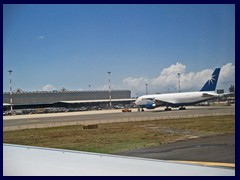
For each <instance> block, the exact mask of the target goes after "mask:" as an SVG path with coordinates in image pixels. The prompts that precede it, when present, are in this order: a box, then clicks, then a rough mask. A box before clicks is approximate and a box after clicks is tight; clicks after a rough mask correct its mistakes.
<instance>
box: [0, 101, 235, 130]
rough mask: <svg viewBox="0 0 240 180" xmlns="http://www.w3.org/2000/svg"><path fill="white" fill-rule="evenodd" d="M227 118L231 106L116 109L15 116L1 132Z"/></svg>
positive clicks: (231, 108) (10, 118)
mask: <svg viewBox="0 0 240 180" xmlns="http://www.w3.org/2000/svg"><path fill="white" fill-rule="evenodd" d="M229 114H235V106H234V105H232V106H191V107H187V110H178V109H173V110H172V111H164V108H157V109H154V110H146V111H144V112H138V111H137V109H132V112H131V113H123V112H121V109H117V110H99V111H84V112H66V113H52V114H32V115H16V116H4V117H3V129H4V131H6V130H16V129H29V128H41V127H53V126H63V125H77V124H82V125H88V124H96V123H98V124H100V123H114V122H132V121H146V120H156V119H171V118H191V117H201V116H215V115H229Z"/></svg>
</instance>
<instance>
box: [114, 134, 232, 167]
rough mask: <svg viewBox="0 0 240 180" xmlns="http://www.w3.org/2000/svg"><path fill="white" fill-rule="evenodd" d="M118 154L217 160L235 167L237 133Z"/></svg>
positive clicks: (188, 159)
mask: <svg viewBox="0 0 240 180" xmlns="http://www.w3.org/2000/svg"><path fill="white" fill-rule="evenodd" d="M118 155H124V156H131V157H141V158H150V159H160V160H171V161H179V162H180V161H181V162H182V161H192V162H196V161H197V162H198V163H199V162H208V163H209V162H217V163H218V164H216V163H214V165H215V166H216V165H219V166H228V167H234V166H235V165H234V164H235V134H224V135H216V136H209V137H201V138H196V139H190V140H187V141H178V142H174V143H170V144H166V145H160V146H158V147H154V148H144V149H137V150H132V151H126V152H121V153H118ZM219 162H221V163H219ZM223 163H224V164H223Z"/></svg>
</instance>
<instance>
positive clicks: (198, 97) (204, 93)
mask: <svg viewBox="0 0 240 180" xmlns="http://www.w3.org/2000/svg"><path fill="white" fill-rule="evenodd" d="M220 70H221V68H216V69H215V70H214V72H213V73H212V76H211V78H210V79H209V80H208V81H207V82H206V83H205V84H204V86H203V87H202V88H201V90H200V91H196V92H181V93H167V94H153V95H143V96H140V97H139V98H137V99H136V101H135V103H134V104H135V105H136V106H138V107H140V108H142V111H144V109H143V108H146V109H155V108H157V107H160V106H166V108H165V111H170V110H171V108H170V107H173V108H174V107H179V110H185V109H186V107H185V106H189V105H194V104H197V103H201V102H204V101H208V100H210V99H214V98H217V97H219V96H220V95H219V94H217V93H216V92H215V89H216V86H217V81H218V76H219V73H220Z"/></svg>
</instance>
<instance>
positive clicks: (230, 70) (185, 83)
mask: <svg viewBox="0 0 240 180" xmlns="http://www.w3.org/2000/svg"><path fill="white" fill-rule="evenodd" d="M213 70H214V69H204V70H201V71H199V72H189V73H186V65H183V64H181V63H176V64H174V65H171V66H169V67H167V68H164V69H163V70H162V71H161V73H160V75H159V76H158V77H154V78H151V79H149V78H146V77H127V78H125V79H124V80H123V85H124V86H125V87H126V88H128V89H131V90H132V91H133V94H132V95H133V96H134V94H135V93H140V94H144V93H145V90H146V86H145V84H146V83H147V84H148V92H149V93H157V92H158V93H166V92H178V73H180V90H181V91H198V90H199V89H200V88H201V87H202V86H203V85H204V83H205V82H206V81H207V80H208V79H209V77H210V76H211V74H212V72H213ZM234 76H235V65H233V64H231V63H228V64H226V65H224V66H222V68H221V72H220V76H219V82H218V85H217V88H224V89H225V91H226V92H227V91H228V87H229V86H230V85H231V84H235V77H234Z"/></svg>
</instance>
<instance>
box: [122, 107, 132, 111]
mask: <svg viewBox="0 0 240 180" xmlns="http://www.w3.org/2000/svg"><path fill="white" fill-rule="evenodd" d="M122 112H132V110H131V109H128V108H124V109H122Z"/></svg>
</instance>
